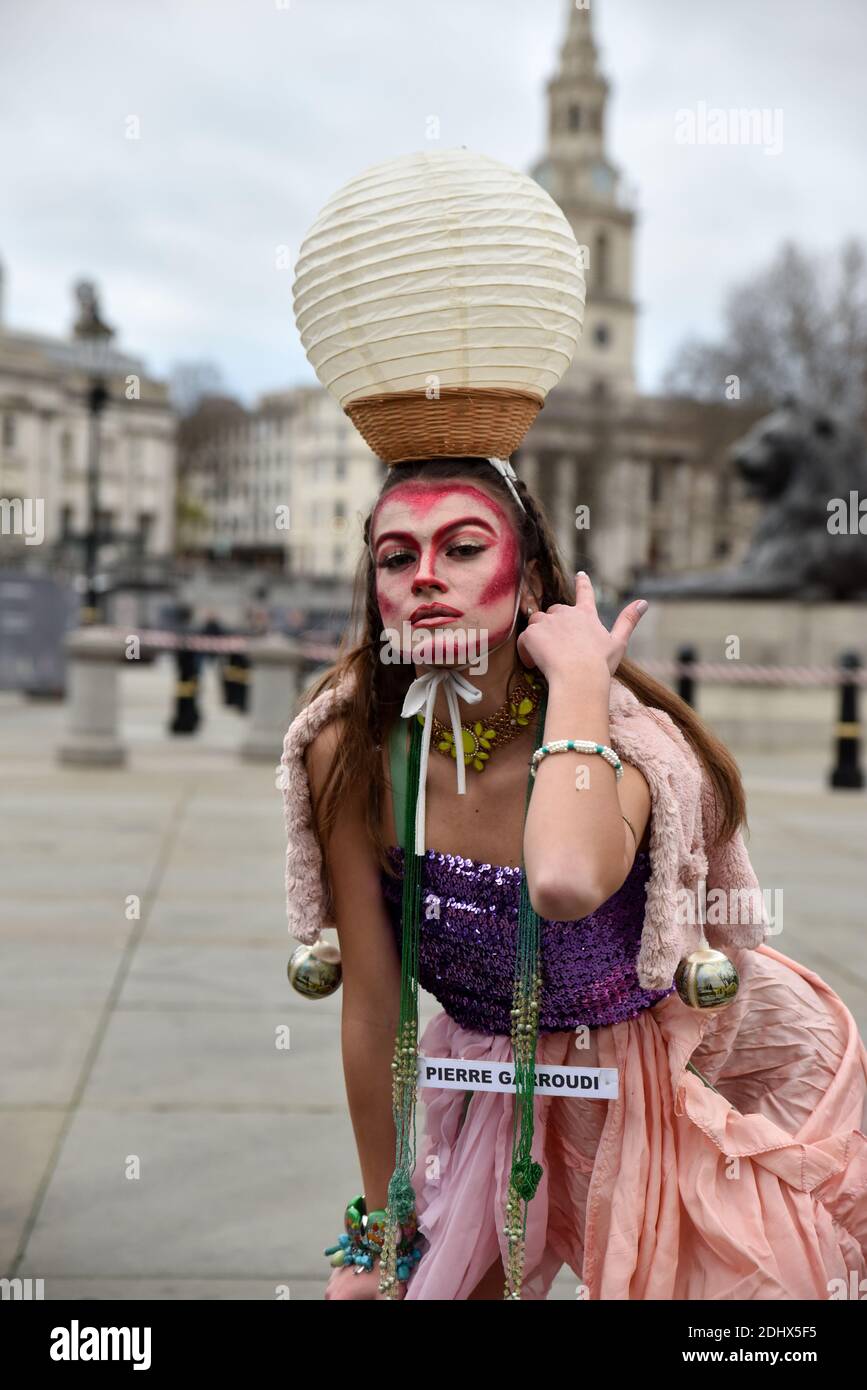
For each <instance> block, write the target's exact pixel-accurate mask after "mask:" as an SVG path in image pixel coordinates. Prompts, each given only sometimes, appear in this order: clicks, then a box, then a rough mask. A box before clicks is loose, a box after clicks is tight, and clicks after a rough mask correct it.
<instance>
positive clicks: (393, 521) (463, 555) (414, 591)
mask: <svg viewBox="0 0 867 1390" xmlns="http://www.w3.org/2000/svg"><path fill="white" fill-rule="evenodd" d="M370 543H371V549H372V552H373V557H374V563H375V566H376V596H377V601H378V603H379V611H380V615H381V617H382V622H383V626H384V627H385V628H387V629H389V630H392V631H394V630H397V631H398V632H400V631H402V630H404V629H403V624H404V623H407V624H409V627H410V630H411V633H412V638H413V642H415V641H417V639H418V637H419V635H420V634H422V633H429V634H433V633H434V632H436V631H439V630H441V629H450V630H451V631H453V632H464V631H467V632H470V631H474V632H477V633H478V632H484V633H485V634H486V636H485V638H484V640H485V641H486V642H487V645H488V648H491V647H493V646H495V645H496V644H497V643H498V642H502V641H503V639H504V638H505V637H507V636H508V633H509V631H510V629H511V627H512V622H513V617H514V613H515V601H516V598H517V586H518V582H519V574H518V565H519V560H520V550H519V543H518V536H517V533H516V530H515V526H514V523H513V521H512V519H511V517H510V516H509V514H508V512H507V511H506V509H505V508H504V507H502V506H501V505H500V503H499V502H498V501H497V500H496V498H495V497H493V496H492V495H491V494H490V493H488V492H487V491H485V489H484V488H482V487H478V486H476V485H474V484H473V483H469V482H466V483H463V482H454V481H451V480H448V479H435V480H432V481H430V482H426V481H425V480H424V479H413V480H410V481H407V482H405V483H399V484H398V485H397V486H396V487H394V488H392V489H391V491H390V492H388V493H387V494H386V495H385V497H384V498H383V499H382V500H381V502H379V503H378V505H377V507H376V510H375V512H374V516H373V520H372V524H371V530H370ZM425 610H429V611H428V612H427V614H426V612H425ZM430 610H433V611H430Z"/></svg>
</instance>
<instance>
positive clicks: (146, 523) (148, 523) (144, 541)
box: [136, 512, 154, 550]
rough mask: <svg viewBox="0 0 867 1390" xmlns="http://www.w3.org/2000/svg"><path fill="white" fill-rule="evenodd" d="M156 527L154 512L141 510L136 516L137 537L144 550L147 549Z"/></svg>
mask: <svg viewBox="0 0 867 1390" xmlns="http://www.w3.org/2000/svg"><path fill="white" fill-rule="evenodd" d="M153 527H154V515H153V512H139V514H138V516H137V517H136V533H137V535H136V539H137V540H138V543H139V545H140V546H141V548H142V550H147V548H148V543H149V542H150V538H151V534H152V532H153Z"/></svg>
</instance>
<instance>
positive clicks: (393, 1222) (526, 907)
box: [379, 691, 548, 1300]
mask: <svg viewBox="0 0 867 1390" xmlns="http://www.w3.org/2000/svg"><path fill="white" fill-rule="evenodd" d="M547 703H548V700H547V691H543V693H542V698H541V700H540V703H539V710H538V721H537V726H536V747H537V748H538V747H540V746H541V744H542V740H543V735H544V729H545V711H546V708H547ZM410 723H411V734H410V747H409V758H408V770H407V785H408V788H409V789H410V791H411V792H414V795H408V796H407V798H406V805H405V808H404V814H405V836H404V846H405V848H404V877H403V897H402V949H401V979H400V1016H399V1021H398V1027H397V1036H396V1039H395V1050H394V1060H393V1061H392V1064H391V1066H392V1109H393V1113H394V1122H395V1131H396V1144H395V1166H394V1172H393V1173H392V1175H391V1178H390V1180H389V1184H388V1198H387V1202H386V1223H385V1239H384V1243H383V1248H382V1254H381V1256H380V1282H379V1290H380V1292H381V1293H382V1294H384V1295H385V1297H386V1298H396V1297H397V1251H398V1246H399V1244H400V1239H401V1228H402V1227H403V1226H408V1225H409V1224H410V1220H411V1216H412V1213H413V1211H414V1209H415V1199H416V1198H415V1189H414V1188H413V1185H412V1174H413V1170H414V1168H415V1162H416V1091H417V1086H418V989H419V983H418V962H419V927H420V922H421V912H422V903H421V863H422V858H423V856H421V855H417V854H416V852H415V808H416V802H417V799H418V792H419V766H420V761H421V739H422V729H421V725H420V724H419V722H418V720H415V719H413V720H411V721H410ZM532 788H533V780H532V778H531V777H529V776H528V779H527V799H526V803H525V807H524V815H525V818H526V812H527V807H528V806H529V804H530V796H531V793H532ZM522 857H523V856H522ZM517 937H518V940H517V950H516V958H515V987H514V995H513V1002H512V1030H511V1038H512V1056H513V1060H514V1067H515V1107H514V1117H513V1126H512V1166H511V1170H510V1173H509V1186H508V1196H507V1200H506V1213H505V1215H506V1225H505V1234H506V1236H507V1237H508V1242H509V1258H508V1269H507V1270H506V1285H505V1289H504V1292H503V1297H504V1299H513V1300H520V1298H521V1283H522V1279H523V1273H524V1246H525V1240H526V1234H527V1208H528V1205H529V1203H530V1201H531V1200H532V1198H533V1197H534V1196H535V1194H536V1190H537V1188H538V1186H539V1182H540V1181H541V1178H542V1167H541V1164H539V1163H537V1162H536V1161H535V1160H534V1159H533V1157H532V1144H533V1099H534V1094H535V1075H536V1042H537V1038H538V1023H539V997H540V991H541V975H540V972H539V915H538V913H537V912H535V911H534V909H533V907H532V906H531V904H530V898H529V894H528V892H527V875H526V871H524V873H523V874H522V875H521V895H520V901H519V905H518V933H517Z"/></svg>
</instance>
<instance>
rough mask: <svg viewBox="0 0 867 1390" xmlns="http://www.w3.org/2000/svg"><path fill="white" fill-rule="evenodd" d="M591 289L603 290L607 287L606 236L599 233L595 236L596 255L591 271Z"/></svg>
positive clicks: (604, 233) (603, 233)
mask: <svg viewBox="0 0 867 1390" xmlns="http://www.w3.org/2000/svg"><path fill="white" fill-rule="evenodd" d="M592 276H593V288H594V289H596V290H604V289H606V288H607V286H608V234H607V233H606V232H599V233H597V236H596V254H595V257H594V265H593V270H592Z"/></svg>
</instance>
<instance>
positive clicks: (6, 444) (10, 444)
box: [3, 411, 16, 449]
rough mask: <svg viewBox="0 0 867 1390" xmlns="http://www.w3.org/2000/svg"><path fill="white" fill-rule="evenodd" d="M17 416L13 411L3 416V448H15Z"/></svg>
mask: <svg viewBox="0 0 867 1390" xmlns="http://www.w3.org/2000/svg"><path fill="white" fill-rule="evenodd" d="M15 434H16V428H15V416H14V415H13V414H12V412H11V411H6V412H5V413H4V415H3V448H4V449H14V448H15Z"/></svg>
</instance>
